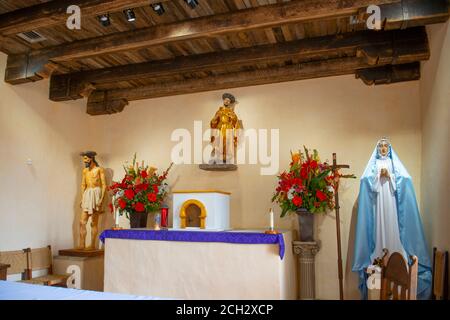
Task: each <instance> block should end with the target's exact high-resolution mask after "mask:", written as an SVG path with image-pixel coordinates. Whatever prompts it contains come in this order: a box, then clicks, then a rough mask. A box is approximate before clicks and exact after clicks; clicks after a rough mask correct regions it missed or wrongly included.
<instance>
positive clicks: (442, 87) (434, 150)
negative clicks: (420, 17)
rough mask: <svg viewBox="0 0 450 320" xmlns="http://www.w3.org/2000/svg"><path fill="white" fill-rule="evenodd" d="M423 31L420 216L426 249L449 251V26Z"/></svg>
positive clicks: (437, 26) (438, 26)
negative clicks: (427, 51)
mask: <svg viewBox="0 0 450 320" xmlns="http://www.w3.org/2000/svg"><path fill="white" fill-rule="evenodd" d="M427 29H428V30H427V31H428V34H429V38H430V47H431V59H430V60H429V61H427V62H425V63H424V64H423V67H422V79H421V80H420V93H421V105H422V113H421V119H422V134H423V135H422V145H423V152H422V179H421V180H422V185H421V187H422V216H423V217H424V225H425V231H426V235H427V239H428V242H429V244H430V247H437V248H439V249H440V250H450V232H449V228H450V197H449V194H448V193H449V178H450V161H449V159H450V148H449V141H450V129H449V122H450V117H449V110H450V24H449V23H446V24H439V25H433V26H429V27H427Z"/></svg>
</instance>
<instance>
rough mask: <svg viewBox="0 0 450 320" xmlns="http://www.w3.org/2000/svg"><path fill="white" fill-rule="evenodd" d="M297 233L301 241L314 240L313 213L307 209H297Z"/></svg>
mask: <svg viewBox="0 0 450 320" xmlns="http://www.w3.org/2000/svg"><path fill="white" fill-rule="evenodd" d="M297 215H298V224H299V233H300V241H301V242H313V241H314V214H312V213H311V212H309V211H308V210H307V209H304V208H300V209H297Z"/></svg>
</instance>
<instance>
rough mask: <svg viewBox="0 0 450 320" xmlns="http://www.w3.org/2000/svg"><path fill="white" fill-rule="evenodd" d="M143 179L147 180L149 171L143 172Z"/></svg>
mask: <svg viewBox="0 0 450 320" xmlns="http://www.w3.org/2000/svg"><path fill="white" fill-rule="evenodd" d="M141 177H142V178H144V179H145V178H147V177H148V173H147V171H145V170H142V171H141Z"/></svg>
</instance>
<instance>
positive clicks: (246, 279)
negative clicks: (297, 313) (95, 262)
mask: <svg viewBox="0 0 450 320" xmlns="http://www.w3.org/2000/svg"><path fill="white" fill-rule="evenodd" d="M100 238H101V239H102V241H105V280H104V290H105V291H106V292H115V293H123V294H133V295H145V296H160V297H168V298H175V299H249V300H256V299H258V300H259V299H275V300H278V299H296V298H297V280H296V279H297V275H296V266H295V260H294V258H293V253H292V246H291V243H292V232H291V231H284V232H281V233H280V234H279V235H265V234H263V231H245V232H244V231H241V230H236V231H227V232H204V231H197V232H196V231H172V230H162V231H153V230H135V229H134V230H118V231H113V230H106V231H105V232H103V233H102V235H101V236H100Z"/></svg>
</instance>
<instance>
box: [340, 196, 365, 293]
mask: <svg viewBox="0 0 450 320" xmlns="http://www.w3.org/2000/svg"><path fill="white" fill-rule="evenodd" d="M358 198H359V195H358ZM358 198H356V201H355V203H354V205H353V209H352V218H351V221H350V230H349V235H348V244H347V261H346V262H345V269H344V273H345V274H344V281H345V282H344V291H345V292H344V295H345V298H346V299H351V300H357V299H358V300H359V299H360V297H361V295H360V293H359V289H358V283H359V278H358V275H357V274H356V273H355V272H352V264H353V255H354V249H355V233H356V222H357V218H358Z"/></svg>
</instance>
